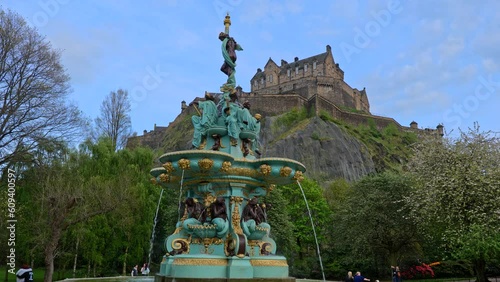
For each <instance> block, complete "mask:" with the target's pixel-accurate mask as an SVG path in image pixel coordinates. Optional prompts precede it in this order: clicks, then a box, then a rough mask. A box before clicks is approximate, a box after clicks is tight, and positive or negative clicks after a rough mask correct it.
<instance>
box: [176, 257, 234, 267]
mask: <svg viewBox="0 0 500 282" xmlns="http://www.w3.org/2000/svg"><path fill="white" fill-rule="evenodd" d="M174 265H217V266H227V260H226V259H184V258H175V260H174Z"/></svg>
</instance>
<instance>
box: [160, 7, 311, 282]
mask: <svg viewBox="0 0 500 282" xmlns="http://www.w3.org/2000/svg"><path fill="white" fill-rule="evenodd" d="M224 25H225V32H221V33H220V34H219V39H220V40H221V41H222V54H223V57H224V64H223V65H222V67H221V71H222V72H224V73H225V74H226V75H227V76H228V79H227V81H226V83H224V85H222V86H221V91H222V93H223V94H222V95H221V96H222V97H221V98H220V100H219V101H218V103H217V104H216V103H215V98H214V97H213V96H212V95H210V94H208V93H206V94H205V100H204V101H199V102H197V103H194V106H195V107H196V109H197V111H198V115H197V116H193V117H192V122H193V126H194V128H195V132H194V136H193V149H192V150H187V151H177V152H172V153H167V154H164V155H163V156H161V157H160V161H161V163H162V164H163V166H162V167H159V168H155V169H153V170H151V174H152V175H153V176H154V181H155V182H157V183H158V184H160V185H162V186H164V187H166V188H170V189H179V188H182V189H181V190H182V191H185V193H186V198H185V199H184V201H183V203H184V204H183V210H182V217H180V219H179V221H178V222H177V225H176V230H175V232H174V233H173V234H172V235H170V236H168V238H167V239H166V241H165V247H166V249H167V253H166V255H165V256H164V258H163V261H162V262H161V269H160V272H159V273H158V274H157V275H156V278H155V280H156V281H196V280H199V281H248V280H249V279H260V280H261V281H295V279H294V278H290V277H288V264H287V261H286V258H285V257H283V256H279V255H276V248H277V246H276V243H275V241H274V240H273V239H272V238H271V237H270V236H269V234H270V232H271V226H270V225H269V223H268V222H267V214H266V206H265V204H263V203H259V197H262V196H265V195H267V194H268V193H269V192H270V191H271V190H272V189H273V188H274V187H275V185H284V184H289V183H293V182H296V181H300V180H302V178H303V177H302V174H303V173H304V172H305V167H304V165H302V164H301V163H299V162H297V161H294V160H290V159H284V158H258V156H259V155H260V152H259V146H258V137H259V132H260V118H261V117H260V115H259V114H256V115H254V116H252V115H251V114H250V111H249V109H250V105H249V103H244V104H243V106H242V105H241V104H240V103H239V102H238V101H237V95H236V89H235V86H236V80H235V73H236V71H235V67H236V64H235V62H236V53H235V51H238V50H242V48H241V47H240V46H239V45H238V44H237V43H236V41H235V40H234V38H232V37H230V36H229V26H230V25H231V21H230V17H229V15H227V16H226V18H225V20H224ZM183 195H184V194H183ZM275 228H276V227H275Z"/></svg>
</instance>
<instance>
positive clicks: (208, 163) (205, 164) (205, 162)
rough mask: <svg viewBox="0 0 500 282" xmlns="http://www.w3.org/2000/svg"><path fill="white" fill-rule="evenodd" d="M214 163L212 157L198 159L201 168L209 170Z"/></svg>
mask: <svg viewBox="0 0 500 282" xmlns="http://www.w3.org/2000/svg"><path fill="white" fill-rule="evenodd" d="M213 165H214V161H212V160H211V159H207V158H205V159H201V160H199V161H198V167H199V168H200V170H209V169H211V168H212V166H213Z"/></svg>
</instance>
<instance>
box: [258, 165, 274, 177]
mask: <svg viewBox="0 0 500 282" xmlns="http://www.w3.org/2000/svg"><path fill="white" fill-rule="evenodd" d="M260 173H262V174H264V175H269V174H270V173H271V166H270V165H267V164H263V165H261V166H260Z"/></svg>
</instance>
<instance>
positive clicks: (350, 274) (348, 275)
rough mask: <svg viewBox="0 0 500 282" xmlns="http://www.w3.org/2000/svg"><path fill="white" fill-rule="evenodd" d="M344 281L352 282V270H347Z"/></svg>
mask: <svg viewBox="0 0 500 282" xmlns="http://www.w3.org/2000/svg"><path fill="white" fill-rule="evenodd" d="M345 282H354V276H352V271H349V272H347V276H346V277H345Z"/></svg>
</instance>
